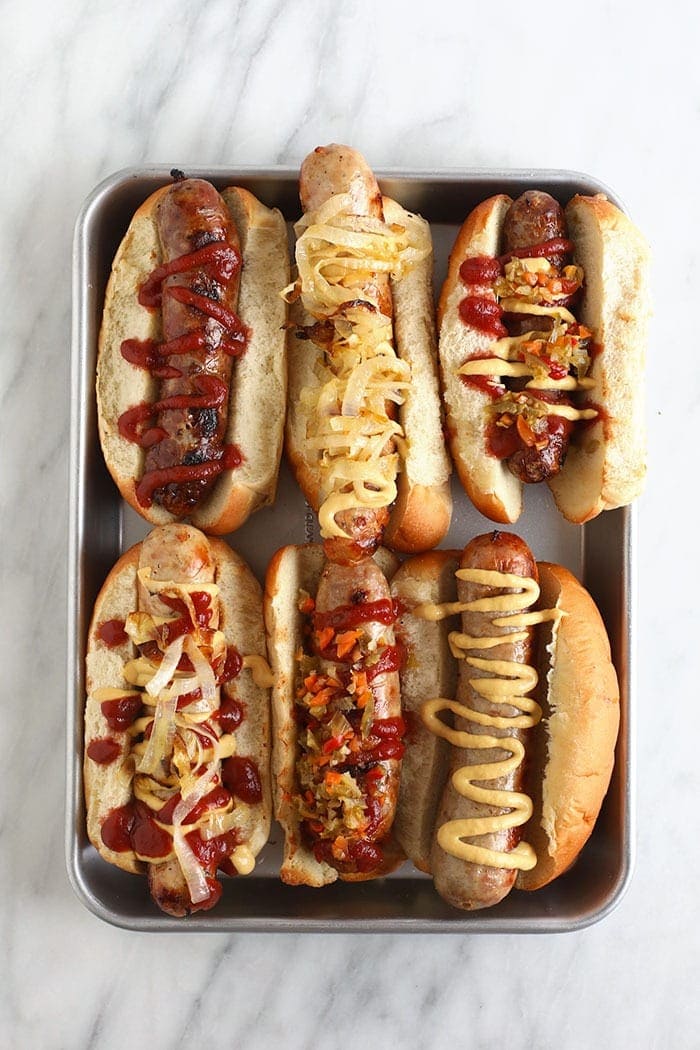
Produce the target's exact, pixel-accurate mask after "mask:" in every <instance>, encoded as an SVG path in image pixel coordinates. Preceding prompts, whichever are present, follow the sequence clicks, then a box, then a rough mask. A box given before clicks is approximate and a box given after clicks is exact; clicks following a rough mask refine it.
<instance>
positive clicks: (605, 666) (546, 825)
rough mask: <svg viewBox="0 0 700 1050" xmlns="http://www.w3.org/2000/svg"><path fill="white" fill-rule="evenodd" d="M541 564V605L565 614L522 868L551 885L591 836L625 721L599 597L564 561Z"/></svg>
mask: <svg viewBox="0 0 700 1050" xmlns="http://www.w3.org/2000/svg"><path fill="white" fill-rule="evenodd" d="M538 568H539V572H540V600H539V606H540V608H543V609H558V610H559V611H560V612H561V613H562V618H561V619H560V620H559V622H558V624H557V623H556V622H555V625H554V627H553V628H552V630H551V633H550V634H549V636H548V637H547V636H545V637H544V639H543V651H542V652H541V654H540V660H541V661H544V660H546V659H547V658H549V662H550V663H549V672H548V674H547V676H546V680H545V681H544V682H543V683H542V684H543V685H544V687H545V688H544V689H543V691H542V697H541V699H540V703H541V706H542V709H543V718H542V725H543V726H544V728H545V729H546V740H544V738H543V734H541V733H540V734H539V747H538V754H537V757H536V758H535V759H534V761H533V763H532V767H533V768H534V769H537V771H538V772H537V774H536V775H535V776H533V777H531V778H530V794H531V797H532V800H533V805H534V813H533V816H532V818H531V819H530V821H529V822H528V824H527V825H526V826H525V827H524V829H523V838H524V839H525V840H526V841H527V842H529V843H530V844H531V846H532V847H533V849H534V850H535V853H536V854H537V865H536V866H535V867H534V868H532V870H531V871H521V872H519V873H518V877H517V880H516V886H517V887H518V888H519V889H522V890H536V889H539V888H540V887H541V886H546V884H547V883H548V882H551V881H552V879H555V878H556V877H557V875H560V874H561V873H562V872H563V871H566V869H567V868H568V867H569V866H570V865H571V864H572V863H573V861H574V860H575V859H576V857H577V856H578V854H579V853H580V851H581V849H582V848H583V846H584V845H585V843H586V842H587V840H588V838H589V836H590V834H591V832H592V831H593V827H594V825H595V822H596V819H597V817H598V813H599V812H600V807H601V805H602V803H603V799H604V797H605V793H606V791H607V790H608V785H609V783H610V777H611V775H612V770H613V764H614V755H615V742H616V740H617V733H618V728H619V723H620V693H619V686H618V682H617V675H616V673H615V668H614V667H613V665H612V661H611V658H610V643H609V641H608V636H607V634H606V632H605V626H604V624H603V621H602V619H601V616H600V613H599V612H598V609H597V608H596V605H595V603H594V601H593V599H592V598H591V596H590V594H589V593H588V592H587V591H586V590H585V589H584V588H583V587H582V586H581V584H580V583H579V582H578V580H577V579H576V577H575V576H573V575H572V573H570V572H569V571H568V569H565V568H563V567H562V566H561V565H552V564H550V563H549V562H539V563H538ZM540 666H544V664H543V663H542V662H541V664H540ZM542 770H544V775H542Z"/></svg>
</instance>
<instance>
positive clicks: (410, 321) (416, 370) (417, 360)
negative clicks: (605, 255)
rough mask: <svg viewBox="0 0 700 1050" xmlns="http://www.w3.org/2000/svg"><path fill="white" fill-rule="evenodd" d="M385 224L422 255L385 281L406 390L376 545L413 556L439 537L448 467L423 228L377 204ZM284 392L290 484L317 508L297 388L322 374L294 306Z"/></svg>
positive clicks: (444, 523)
mask: <svg viewBox="0 0 700 1050" xmlns="http://www.w3.org/2000/svg"><path fill="white" fill-rule="evenodd" d="M383 209H384V217H385V220H386V222H387V223H388V224H390V225H394V224H396V225H399V226H404V227H406V228H409V229H412V230H413V231H414V234H413V237H412V239H413V240H418V239H425V240H426V241H427V242H428V243H430V253H429V255H428V256H426V258H424V259H422V260H421V261H420V262H418V263H416V264H415V265H414V266H413V268H412V269H411V270H410V272H409V273H407V274H406V276H405V277H403V278H402V279H400V280H395V279H392V280H391V282H390V284H391V294H392V299H393V304H394V317H393V322H394V341H395V346H396V352H397V355H398V356H399V357H400V358H402V359H403V360H404V361H406V362H407V363H408V364H409V365H410V368H411V386H410V388H409V389H408V390H406V391H405V392H404V397H405V399H404V402H403V404H402V405H400V406H399V411H398V418H399V422H400V423H401V426H402V428H403V431H404V434H405V435H406V453H405V456H404V458H403V462H402V466H401V473H400V475H399V478H398V496H397V499H396V502H395V503H394V505H393V508H392V510H391V516H390V519H389V523H388V525H387V527H386V529H385V531H384V542H385V543H386V544H387V545H388V546H390V547H391V548H392V549H394V550H397V551H405V552H415V551H422V550H428V549H430V548H432V547H435V546H436V545H437V544H438V543H439V542H440V541H441V540H442V538H443V537H444V536H445V534H446V532H447V530H448V528H449V526H450V521H451V518H452V496H451V492H450V471H451V466H450V461H449V458H448V455H447V452H446V449H445V443H444V439H443V428H442V419H441V404H440V392H439V383H438V370H437V347H436V333H435V325H434V320H433V318H434V306H433V276H432V275H433V254H432V242H431V239H430V228H429V226H428V223H427V222H426V221H425V220H424V219H422V218H421V217H420V216H419V215H414V214H412V213H411V212H408V211H406V210H405V209H404V208H402V207H401V206H400V205H399V204H397V203H396V202H395V201H393V200H390V199H389V198H387V197H384V198H383ZM290 321H291V322H293V324H292V326H291V327H290V330H289V338H288V356H289V393H288V410H287V423H286V439H285V441H286V443H285V448H286V453H287V457H288V459H289V462H290V464H291V467H292V469H293V471H294V474H295V476H296V478H297V481H298V483H299V485H300V487H301V489H302V491H303V493H304V495H305V497H306V499H307V500H308V502H309V503H310V505H311V506H312V507H313V509H314V510H315V511H318V509H319V506H320V504H321V491H320V485H321V479H320V474H319V463H320V455H321V454H320V452H317V451H316V450H315V449H311V448H309V443H308V441H307V433H308V427H309V422H310V420H311V418H312V415H313V411H314V405H313V401H312V400H307V399H306V398H305V397H304V396H303V392H304V391H305V390H314V389H317V390H320V388H321V386H322V385H323V382H324V376H325V375H326V372H327V370H326V367H325V365H324V355H323V351H322V349H321V348H320V347H318V346H317V345H316V344H315V343H313V342H311V340H308V339H299V338H298V337H297V335H296V332H297V330H298V328H299V327H301V326H302V325H307V324H311V323H312V319H311V318H310V317H309V316H308V315H306V314H305V312H304V310H303V308H302V306H301V303H300V301H297V302H296V303H294V304H293V305H292V306H291V307H290Z"/></svg>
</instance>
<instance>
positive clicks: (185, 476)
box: [118, 241, 248, 507]
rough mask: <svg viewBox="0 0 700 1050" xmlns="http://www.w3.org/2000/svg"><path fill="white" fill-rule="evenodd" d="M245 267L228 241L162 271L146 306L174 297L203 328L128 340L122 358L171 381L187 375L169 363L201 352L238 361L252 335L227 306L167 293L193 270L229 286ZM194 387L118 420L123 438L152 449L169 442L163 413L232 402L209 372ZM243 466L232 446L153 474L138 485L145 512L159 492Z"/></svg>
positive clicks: (146, 290) (187, 291)
mask: <svg viewBox="0 0 700 1050" xmlns="http://www.w3.org/2000/svg"><path fill="white" fill-rule="evenodd" d="M240 266H241V257H240V254H239V253H238V251H237V250H236V249H235V248H233V247H232V245H230V244H228V243H227V242H225V241H215V242H213V243H211V244H208V245H206V246H205V247H203V248H200V249H198V250H197V251H193V252H189V253H186V254H185V255H182V256H180V257H179V258H177V259H172V260H171V261H170V262H168V263H164V264H163V265H162V266H159V267H157V268H156V269H155V270H154V271H153V272H152V273H151V274H150V276H149V277H148V278H147V279H146V280H145V281H144V283H143V285H142V286H141V288H140V289H139V302H140V304H141V305H142V306H145V307H147V308H149V309H156V308H158V307H160V306H161V304H162V297H163V295H168V296H170V297H171V298H173V299H175V300H176V301H177V302H179V303H182V304H183V305H185V306H188V307H190V308H191V309H193V310H196V311H197V312H198V313H199V314H201V315H202V325H201V327H199V328H196V329H195V330H194V331H192V332H188V333H186V334H184V335H182V336H180V337H178V338H176V339H172V340H170V341H168V342H163V343H157V342H155V341H154V340H152V339H145V340H139V339H125V340H124V341H123V343H122V345H121V353H122V356H123V357H124V358H125V359H126V360H127V361H129V362H131V363H132V364H134V365H136V366H137V367H139V368H144V369H146V370H147V371H148V372H149V373H150V374H151V375H152V376H153V377H154V378H156V379H171V378H176V377H178V376H181V375H182V374H183V373H182V371H181V369H179V368H178V367H177V366H176V365H174V364H172V363H171V362H169V360H168V359H169V358H171V357H175V356H176V355H182V354H191V353H196V352H198V351H203V352H205V353H206V352H207V351H209V350H223V352H224V353H226V354H228V355H229V356H233V357H237V356H239V355H240V354H242V353H243V351H244V350H245V348H246V345H247V340H248V330H247V328H246V326H245V325H244V324H243V322H242V321H241V319H240V318H239V317H238V316H237V314H235V313H234V312H233V311H232V310H229V309H228V307H226V306H225V305H224V304H223V303H221V302H219V301H217V300H216V299H212V298H209V297H208V296H207V295H203V294H201V292H199V291H195V290H193V289H192V288H188V287H185V286H183V285H177V284H175V285H173V286H172V287H168V288H166V289H163V283H164V281H165V280H166V279H167V278H168V277H171V276H172V275H174V274H181V273H186V272H188V271H191V270H202V271H204V273H205V275H206V276H207V277H208V278H209V279H213V280H214V281H215V282H217V283H218V284H219V285H221V284H227V283H228V282H229V281H231V279H232V278H233V277H234V276H235V275H236V273H237V272H238V271H239V269H240ZM210 321H215V322H216V326H215V327H212V326H211V324H210ZM192 386H193V388H194V389H193V391H192V393H187V394H180V395H177V396H173V397H168V398H164V399H163V400H161V401H156V402H154V403H151V404H147V403H141V404H137V405H134V406H133V407H132V408H129V409H127V410H126V412H123V413H122V415H121V416H120V417H119V421H118V428H119V433H120V434H121V436H122V437H123V438H125V439H126V440H127V441H131V442H134V443H135V444H137V445H139V446H140V447H142V448H150V447H152V446H153V445H155V444H158V443H159V442H161V441H163V440H164V439H165V438H166V437H167V434H166V432H165V430H164V429H163V428H162V427H158V426H156V425H154V420H155V419H156V418H157V416H158V414H159V413H160V412H165V411H168V410H176V409H177V410H189V409H192V410H198V409H220V408H221V406H222V405H223V404H224V401H225V399H226V398H227V397H228V388H227V385H226V384H225V383H224V382H222V381H221V380H220V379H218V378H217V377H216V376H214V375H210V374H207V373H206V372H203V373H202V374H199V375H197V376H196V378H195V379H194V380H193V383H192ZM242 462H243V456H242V454H241V452H240V449H238V448H237V447H236V446H235V445H227V446H225V447H224V451H223V455H222V456H221V457H220V458H218V459H215V460H209V461H204V462H202V463H189V464H181V465H178V466H174V467H166V468H162V469H156V470H151V471H149V472H148V473H147V474H146V475H144V477H143V478H141V481H140V482H139V484H138V485H137V488H136V498H137V500H138V502H139V503H140V505H141V506H142V507H150V506H151V504H152V502H153V493H154V492H155V491H156V490H158V489H160V488H165V487H166V486H168V485H172V484H176V485H181V484H186V483H188V482H198V481H206V480H207V479H209V478H214V477H217V476H218V475H219V474H220V473H221V472H222V471H224V470H232V469H235V468H236V467H239V466H240V465H241V463H242Z"/></svg>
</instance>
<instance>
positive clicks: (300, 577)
mask: <svg viewBox="0 0 700 1050" xmlns="http://www.w3.org/2000/svg"><path fill="white" fill-rule="evenodd" d="M329 565H330V567H331V570H332V571H333V570H338V569H340V571H341V572H344V573H347V572H349V571H352V569H353V567H348V566H341V567H338V566H334V565H332V563H328V562H327V561H326V559H325V556H324V552H323V547H322V546H321V545H320V544H305V545H302V546H288V547H283V548H282V549H281V550H279V551H277V553H276V554H275V555H274V556H273V558H272V560H271V562H270V564H269V567H268V572H267V577H266V585H265V625H266V629H267V635H268V650H269V653H270V666H271V668H272V673H273V678H274V685H273V688H272V722H273V748H272V781H273V803H274V813H275V817H276V818H277V820H278V821H279V823H280V824H281V826H282V829H283V831H284V858H283V862H282V867H281V871H280V875H281V878H282V880H283V881H284V882H286V883H288V884H290V885H306V886H315V887H318V886H324V885H326V884H328V883H331V882H335V881H336V880H337V879H339V878H340V879H341V880H343V881H346V882H356V881H363V880H365V879H367V878H376V877H377V876H379V875H384V874H387V873H388V872H389V871H391V870H393V869H394V868H395V867H396V866H397V865H398V864H399V863H401V861H402V860H403V853H402V852H401V850H400V849H399V847H398V846H397V845H396V843H395V841H394V839H393V836H391V834H389V835H387V836H386V837H384V838H383V840H382V841H381V843H380V845H381V852H382V860H381V864H380V865H379V866H373V867H372V869H371V871H367V872H364V871H354V872H353V871H348V870H343V866H342V865H338V866H336V865H334V864H333V863H329V862H327V860H326V859H324V858H323V857H322V856H321V857H320V858H319V857H318V856H317V855H316V853H315V851H314V848H313V845H312V843H310V841H309V840H308V837H307V836H305V835H304V831H303V828H302V819H301V816H300V808H299V798H300V790H301V789H300V785H299V777H298V771H297V764H298V762H299V760H300V757H301V754H302V749H301V748H300V743H299V733H300V731H303V730H300V724H299V721H298V715H297V712H296V703H295V701H296V699H297V697H298V696H299V695H303V693H304V686H303V685H302V682H303V680H304V668H302V667H301V664H300V661H301V662H302V663H304V666H305V668H306V673H307V674H309V673H313V672H314V670H315V667H316V665H313V667H312V665H311V663H310V661H309V659H308V657H309V655H310V652H311V649H310V636H309V632H310V616H309V614H308V613H305V612H302V611H301V609H300V602H302V603H303V602H304V601H306V602H307V604H308V603H309V599H310V602H311V604H309V608H311V605H312V604H314V605H315V600H316V598H317V596H318V594H319V587H320V585H321V583H322V580H323V577H324V570H326V568H327V567H328V566H329ZM369 565H370V566H371V568H372V569H373V570H377V571H378V569H377V567H378V566H379V567H380V568H381V572H382V573H384V575H385V576H391V574H392V573H393V571H394V570H395V568H396V565H397V561H396V559H395V558H394V556H393V555H392V554H391V553H390V552H389V551H387V550H385V549H383V548H380V550H379V551H377V553H376V555H375V558H374V559H370V561H369ZM366 567H367V565H366V564H365V568H366ZM386 590H387V594H388V584H387V585H386ZM300 687H301V694H300V693H299V692H298V691H299V689H300ZM397 784H398V777H397V776H394V775H392V777H391V784H390V786H389V790H390V792H394V791H395V790H396V787H397ZM394 801H395V799H394Z"/></svg>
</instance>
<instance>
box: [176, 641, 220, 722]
mask: <svg viewBox="0 0 700 1050" xmlns="http://www.w3.org/2000/svg"><path fill="white" fill-rule="evenodd" d="M184 648H185V652H186V653H187V655H188V656H189V658H190V660H191V661H192V666H193V668H194V673H195V677H196V678H197V681H198V682H199V686H200V689H201V690H202V701H203V702H204V703H206V704H209V705H210V708H211V710H213V709H214V707H216V706H217V703H218V696H217V691H216V676H215V674H214V669H213V667H212V666H211V664H210V663H209V661H208V660H207V658H206V657H205V655H204V653H203V652H202V650H201V649H200V648H199V647H198V646H197V645H196V644H195V642H194V639H192V638H190V637H188V638H187V639H186V640H185V646H184Z"/></svg>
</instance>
